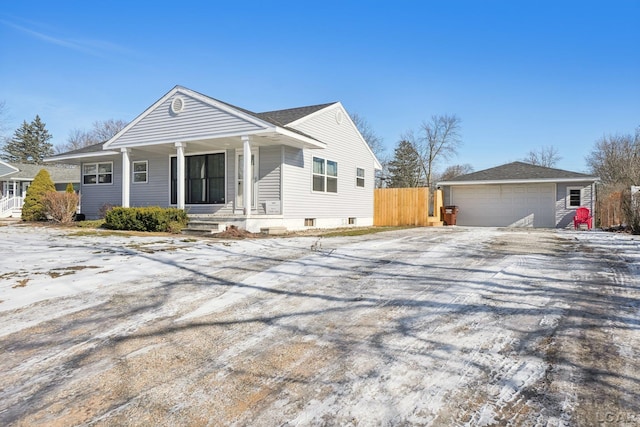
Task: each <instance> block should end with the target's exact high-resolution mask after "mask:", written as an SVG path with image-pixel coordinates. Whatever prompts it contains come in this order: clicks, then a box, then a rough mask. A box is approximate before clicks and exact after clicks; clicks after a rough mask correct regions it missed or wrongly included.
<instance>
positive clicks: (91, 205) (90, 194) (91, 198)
mask: <svg viewBox="0 0 640 427" xmlns="http://www.w3.org/2000/svg"><path fill="white" fill-rule="evenodd" d="M98 162H100V163H104V162H113V169H112V170H113V174H112V183H111V184H102V185H95V184H94V185H87V184H85V183H84V180H83V178H82V168H83V167H84V164H85V163H96V161H87V162H83V163H82V164H81V165H80V168H81V175H80V212H81V213H83V214H85V216H86V218H87V219H97V218H99V217H100V209H102V207H103V206H105V205H112V206H120V205H122V159H121V158H120V156H108V157H101V158H100V160H99V161H98Z"/></svg>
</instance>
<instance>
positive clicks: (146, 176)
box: [131, 160, 149, 184]
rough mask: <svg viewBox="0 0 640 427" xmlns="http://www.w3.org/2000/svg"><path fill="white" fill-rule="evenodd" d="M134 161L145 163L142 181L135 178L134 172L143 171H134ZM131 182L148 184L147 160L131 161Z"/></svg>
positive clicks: (135, 161)
mask: <svg viewBox="0 0 640 427" xmlns="http://www.w3.org/2000/svg"><path fill="white" fill-rule="evenodd" d="M136 163H144V164H145V166H144V176H145V180H144V181H136V180H135V176H136V173H143V172H136ZM131 183H132V184H148V183H149V161H148V160H134V161H132V162H131Z"/></svg>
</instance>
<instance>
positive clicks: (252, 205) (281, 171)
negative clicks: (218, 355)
mask: <svg viewBox="0 0 640 427" xmlns="http://www.w3.org/2000/svg"><path fill="white" fill-rule="evenodd" d="M47 160H48V161H55V162H66V163H73V164H77V165H79V166H80V167H81V172H82V179H81V183H80V193H81V211H82V213H83V214H85V216H86V217H87V218H97V217H98V216H99V213H100V211H101V210H104V206H107V205H112V206H124V207H128V206H163V207H177V208H180V209H185V210H186V211H187V213H188V214H189V215H190V216H191V217H192V218H194V217H200V219H202V216H205V217H206V218H208V219H209V220H211V221H215V222H216V223H217V224H216V225H217V226H219V227H220V228H221V229H222V227H225V226H227V225H236V226H238V227H240V228H244V229H247V230H250V231H259V230H260V229H261V228H269V227H280V228H286V229H288V230H298V229H304V228H308V227H327V228H329V227H338V226H349V225H355V226H367V225H371V224H373V190H374V183H375V170H376V169H380V167H381V166H380V163H379V162H378V160H377V159H376V157H375V155H374V154H373V152H372V151H371V149H370V148H369V146H368V145H367V143H366V142H365V140H364V139H363V138H362V136H361V135H360V133H359V132H358V129H357V128H356V126H355V125H354V123H353V122H352V120H351V119H350V117H349V114H348V113H347V111H346V110H345V109H344V107H343V106H342V104H341V103H340V102H333V103H328V104H321V105H313V106H307V107H299V108H291V109H286V110H277V111H268V112H263V113H254V112H252V111H249V110H247V109H244V108H239V107H236V106H233V105H231V104H228V103H226V102H222V101H219V100H217V99H214V98H211V97H209V96H205V95H203V94H200V93H198V92H195V91H193V90H190V89H187V88H184V87H181V86H176V87H174V88H173V89H171V90H170V91H169V92H168V93H166V94H165V95H164V96H162V97H161V98H160V99H159V100H158V101H157V102H155V103H154V104H153V105H151V106H150V107H149V108H148V109H147V110H145V111H144V112H142V114H140V115H139V116H138V117H137V118H135V119H134V120H133V121H132V122H131V123H129V124H128V125H127V126H126V127H125V128H124V129H122V130H121V131H120V132H118V133H117V134H116V135H115V136H114V137H113V138H111V139H110V140H108V141H106V142H105V143H103V144H97V145H94V146H90V147H85V148H83V149H80V150H75V151H70V152H67V153H63V154H60V155H57V156H54V157H51V158H50V159H47Z"/></svg>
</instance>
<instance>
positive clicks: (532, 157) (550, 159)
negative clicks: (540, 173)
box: [523, 145, 562, 168]
mask: <svg viewBox="0 0 640 427" xmlns="http://www.w3.org/2000/svg"><path fill="white" fill-rule="evenodd" d="M561 158H562V157H560V155H559V154H558V149H557V148H555V147H553V146H551V145H549V146H546V147H540V148H538V149H537V150H531V151H529V154H527V156H526V157H525V158H524V159H523V161H524V162H527V163H531V164H532V165H537V166H545V167H548V168H552V167H554V166H555V165H556V163H558V161H559V160H560V159H561Z"/></svg>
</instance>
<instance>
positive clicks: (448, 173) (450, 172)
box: [440, 163, 473, 181]
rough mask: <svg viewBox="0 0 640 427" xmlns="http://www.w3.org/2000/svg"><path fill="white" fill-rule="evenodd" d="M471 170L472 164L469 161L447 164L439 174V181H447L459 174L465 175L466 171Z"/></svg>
mask: <svg viewBox="0 0 640 427" xmlns="http://www.w3.org/2000/svg"><path fill="white" fill-rule="evenodd" d="M471 172H473V166H471V165H470V164H469V163H465V164H463V165H451V166H447V168H446V169H445V170H444V172H442V174H441V175H440V181H448V180H450V179H453V178H455V177H457V176H460V175H466V174H468V173H471Z"/></svg>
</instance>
